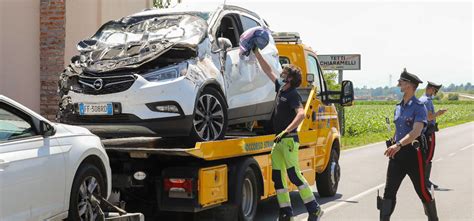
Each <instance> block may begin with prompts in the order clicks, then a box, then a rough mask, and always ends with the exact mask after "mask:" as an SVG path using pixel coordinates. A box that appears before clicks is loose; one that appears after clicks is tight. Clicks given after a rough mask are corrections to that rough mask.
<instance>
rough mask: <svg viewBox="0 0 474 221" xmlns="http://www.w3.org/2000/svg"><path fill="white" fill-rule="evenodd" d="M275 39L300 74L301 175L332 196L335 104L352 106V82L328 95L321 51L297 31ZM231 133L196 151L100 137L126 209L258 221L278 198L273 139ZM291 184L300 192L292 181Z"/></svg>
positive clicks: (336, 174)
mask: <svg viewBox="0 0 474 221" xmlns="http://www.w3.org/2000/svg"><path fill="white" fill-rule="evenodd" d="M273 37H274V39H275V41H276V43H277V48H278V49H279V53H280V61H281V63H283V64H285V63H291V64H295V65H297V66H299V67H301V69H302V74H303V82H302V85H301V87H300V88H298V91H299V93H300V95H301V97H302V100H303V104H304V110H305V115H306V117H305V119H304V121H303V122H302V123H301V124H300V125H299V127H298V129H297V132H298V136H299V139H300V149H299V165H300V168H301V171H302V174H303V175H304V176H305V178H306V180H307V181H308V182H309V184H310V185H314V184H316V186H317V189H318V193H319V195H320V196H321V197H328V196H334V195H335V194H336V192H337V187H338V183H339V178H340V167H339V163H338V162H339V161H338V160H339V154H340V144H341V142H340V136H341V135H340V132H339V122H338V117H337V116H338V115H337V112H336V108H335V106H334V103H339V104H341V105H343V106H350V105H352V101H353V99H354V96H353V86H352V82H350V81H343V82H342V87H341V91H329V90H328V88H327V86H326V82H325V80H324V76H323V74H322V70H321V67H320V65H319V62H318V60H317V56H316V53H315V52H314V51H313V50H312V49H311V48H310V47H308V46H306V45H304V44H303V43H302V42H301V39H300V37H299V35H298V34H297V33H275V34H274V36H273ZM228 135H229V136H226V138H225V139H224V140H217V141H209V142H198V143H196V144H195V145H194V146H193V145H191V146H187V145H183V144H182V142H180V140H177V139H175V140H173V139H163V138H153V137H152V138H146V137H136V138H120V139H108V140H103V144H104V146H105V149H106V151H107V153H108V155H109V158H110V162H111V167H112V173H113V177H112V183H113V189H114V193H113V195H115V198H120V200H123V201H125V202H127V204H126V205H125V207H126V208H127V210H128V211H134V210H136V211H137V212H143V213H144V214H145V215H147V217H153V215H154V214H155V213H156V212H157V211H174V212H190V213H196V214H208V215H202V216H204V217H205V216H213V217H218V219H220V220H222V219H224V220H226V219H228V220H253V219H254V217H255V215H256V211H257V204H258V202H259V201H260V200H264V199H267V198H270V197H272V196H274V195H275V189H274V187H273V181H272V179H271V177H272V176H271V171H272V168H271V157H270V152H271V149H272V146H273V139H274V137H275V135H274V134H270V135H257V134H236V135H232V133H228ZM289 187H290V189H291V190H296V187H295V186H294V185H293V184H291V183H289ZM203 211H205V212H203ZM134 212H135V211H134ZM209 214H211V215H209ZM212 214H213V215H212ZM219 214H220V215H219ZM196 217H200V216H199V215H198V216H196Z"/></svg>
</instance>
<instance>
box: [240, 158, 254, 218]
mask: <svg viewBox="0 0 474 221" xmlns="http://www.w3.org/2000/svg"><path fill="white" fill-rule="evenodd" d="M240 197H241V200H240V201H241V204H240V206H239V210H238V214H239V220H241V221H248V220H253V219H254V218H255V215H256V214H257V202H258V189H257V178H256V176H255V173H254V172H253V170H252V169H251V168H250V167H249V168H247V170H246V171H245V176H244V180H243V182H242V195H241V196H240Z"/></svg>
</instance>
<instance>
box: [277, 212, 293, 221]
mask: <svg viewBox="0 0 474 221" xmlns="http://www.w3.org/2000/svg"><path fill="white" fill-rule="evenodd" d="M293 220H294V219H293V216H291V215H288V214H286V213H282V212H280V215H279V216H278V221H293Z"/></svg>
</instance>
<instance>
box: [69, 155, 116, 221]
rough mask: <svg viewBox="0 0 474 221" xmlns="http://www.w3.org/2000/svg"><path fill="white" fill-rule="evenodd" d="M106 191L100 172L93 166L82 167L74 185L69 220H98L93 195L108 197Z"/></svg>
mask: <svg viewBox="0 0 474 221" xmlns="http://www.w3.org/2000/svg"><path fill="white" fill-rule="evenodd" d="M106 191H107V187H106V186H105V181H104V179H103V177H102V174H101V173H100V170H99V169H98V168H97V167H96V166H94V165H91V164H84V165H81V166H80V167H79V169H78V170H77V173H76V175H75V177H74V181H73V184H72V189H71V197H70V198H69V217H68V220H72V221H79V220H96V219H97V218H98V216H99V210H98V208H95V207H94V205H93V203H92V202H91V197H92V195H93V194H97V195H101V196H106V194H107V193H106Z"/></svg>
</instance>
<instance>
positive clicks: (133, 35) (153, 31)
mask: <svg viewBox="0 0 474 221" xmlns="http://www.w3.org/2000/svg"><path fill="white" fill-rule="evenodd" d="M208 16H209V13H196V14H195V15H194V14H192V15H191V14H166V15H154V16H142V17H125V18H123V19H122V20H120V21H110V22H108V23H106V24H105V25H103V26H102V27H101V28H100V29H99V31H98V32H97V33H96V34H95V35H94V36H93V37H92V39H94V40H97V41H98V42H101V43H102V44H107V45H118V44H126V43H132V42H139V41H157V40H163V39H166V40H168V41H171V42H174V41H178V40H179V41H183V40H184V41H186V40H191V39H194V40H198V42H199V40H200V39H201V38H202V37H203V36H204V34H205V33H206V29H207V23H206V22H205V20H204V19H203V18H208ZM196 38H197V39H196ZM193 42H195V41H193Z"/></svg>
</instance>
